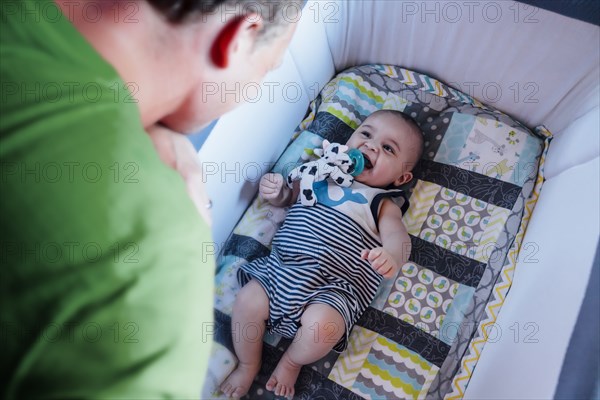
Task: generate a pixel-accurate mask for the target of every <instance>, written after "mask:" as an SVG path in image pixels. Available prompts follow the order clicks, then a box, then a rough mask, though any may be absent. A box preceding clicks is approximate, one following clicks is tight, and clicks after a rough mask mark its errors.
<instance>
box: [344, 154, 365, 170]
mask: <svg viewBox="0 0 600 400" xmlns="http://www.w3.org/2000/svg"><path fill="white" fill-rule="evenodd" d="M348 156H349V157H350V161H352V165H351V166H350V170H349V171H348V173H349V174H350V175H352V176H358V175H360V174H362V172H363V171H364V169H365V156H363V153H361V151H360V150H358V149H350V150H349V151H348Z"/></svg>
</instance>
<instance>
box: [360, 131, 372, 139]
mask: <svg viewBox="0 0 600 400" xmlns="http://www.w3.org/2000/svg"><path fill="white" fill-rule="evenodd" d="M361 133H362V135H363V136H364V137H366V138H370V137H371V134H370V133H369V132H367V131H362V132H361Z"/></svg>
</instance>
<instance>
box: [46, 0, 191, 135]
mask: <svg viewBox="0 0 600 400" xmlns="http://www.w3.org/2000/svg"><path fill="white" fill-rule="evenodd" d="M55 1H56V3H57V4H58V6H59V7H60V8H61V10H62V12H63V14H64V15H65V16H66V17H67V18H69V20H70V21H71V23H72V24H73V25H74V26H75V28H76V29H77V30H78V31H79V32H80V33H81V34H82V35H83V36H84V37H85V39H86V40H87V41H88V42H89V43H90V44H91V45H92V47H94V49H95V50H96V51H97V52H98V53H99V54H100V55H101V56H102V57H103V58H104V59H105V60H106V61H107V62H108V63H109V64H111V65H112V66H113V68H115V70H116V71H117V73H118V74H119V76H120V77H121V78H122V79H123V81H124V82H125V86H126V87H127V88H128V89H129V90H130V91H131V93H132V95H133V97H135V98H136V100H137V104H138V109H139V112H140V118H141V121H142V124H143V126H144V127H148V126H151V125H153V124H155V123H156V122H158V121H159V120H160V119H162V118H163V117H164V116H165V115H168V114H169V113H171V112H172V111H173V110H175V109H176V108H177V107H178V106H179V103H178V102H181V101H183V99H184V98H185V95H184V91H185V87H184V85H182V84H181V83H182V82H181V81H182V80H181V79H178V78H179V77H175V76H173V74H171V73H170V70H171V66H170V65H169V63H170V60H172V59H175V57H173V54H171V53H174V52H176V51H177V46H179V45H180V43H178V42H177V39H176V38H171V37H170V36H171V32H170V30H172V29H174V28H173V27H171V26H170V25H168V24H167V23H166V22H165V21H163V20H161V18H160V16H159V15H158V14H157V13H156V12H155V11H154V10H153V9H152V8H151V6H150V5H149V4H148V3H147V2H145V1H139V2H118V1H114V2H112V1H105V2H94V4H95V5H96V6H95V7H89V8H87V9H88V10H89V9H91V8H94V11H95V12H94V13H92V12H91V11H87V12H86V11H84V10H85V9H86V8H85V5H86V3H85V2H83V3H82V2H73V1H69V0H55ZM133 6H135V8H134V7H133ZM98 10H100V12H96V11H98ZM91 14H94V15H93V16H92V15H91ZM96 14H98V15H99V17H98V16H97V15H96ZM92 17H93V18H92ZM171 39H173V40H171Z"/></svg>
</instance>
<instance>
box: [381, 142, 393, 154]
mask: <svg viewBox="0 0 600 400" xmlns="http://www.w3.org/2000/svg"><path fill="white" fill-rule="evenodd" d="M383 149H384V150H385V151H387V152H388V153H392V154H394V149H393V147H392V146H390V145H389V144H384V145H383Z"/></svg>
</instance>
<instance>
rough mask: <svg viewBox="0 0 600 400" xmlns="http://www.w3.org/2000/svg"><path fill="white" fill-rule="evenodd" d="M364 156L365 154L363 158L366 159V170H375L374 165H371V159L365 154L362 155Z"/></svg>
mask: <svg viewBox="0 0 600 400" xmlns="http://www.w3.org/2000/svg"><path fill="white" fill-rule="evenodd" d="M362 154H363V157H364V158H365V169H371V168H373V164H372V163H371V160H370V159H369V157H368V156H367V155H366V154H365V153H362Z"/></svg>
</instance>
